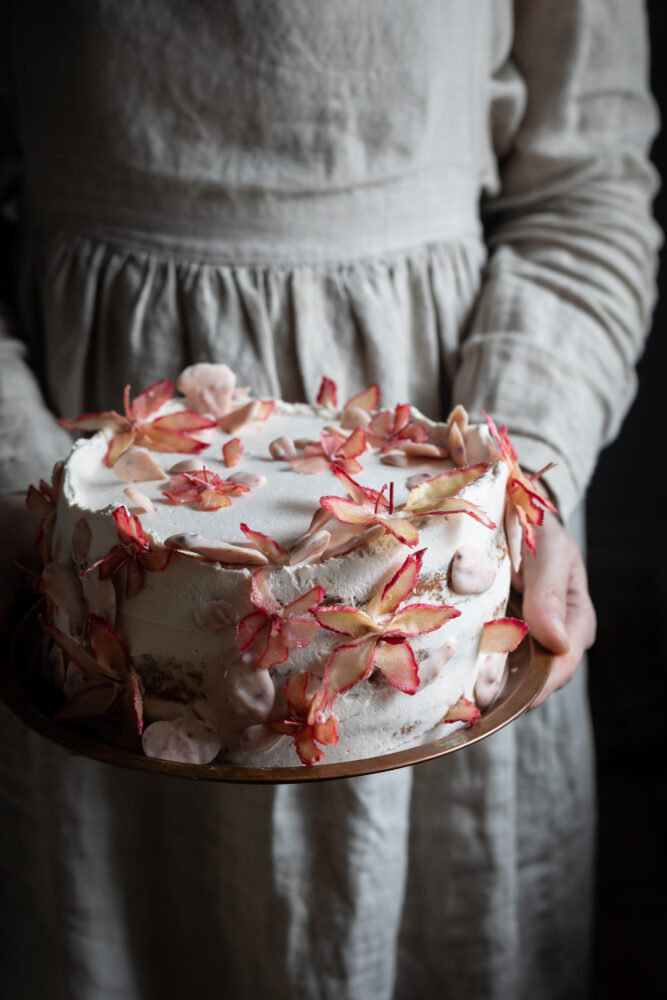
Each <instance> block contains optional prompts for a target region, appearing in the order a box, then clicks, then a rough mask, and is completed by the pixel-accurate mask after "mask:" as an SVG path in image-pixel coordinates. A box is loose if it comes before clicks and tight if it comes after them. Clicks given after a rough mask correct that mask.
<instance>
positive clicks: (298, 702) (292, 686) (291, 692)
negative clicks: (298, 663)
mask: <svg viewBox="0 0 667 1000" xmlns="http://www.w3.org/2000/svg"><path fill="white" fill-rule="evenodd" d="M308 677H309V675H308V671H307V670H302V671H300V672H299V673H298V674H292V676H291V677H290V678H288V680H286V681H285V697H286V699H287V707H288V708H289V710H290V712H292V713H293V715H295V716H296V717H297V718H301V719H304V718H305V717H306V715H307V713H308V705H309V701H308V698H307V697H306V688H307V687H308Z"/></svg>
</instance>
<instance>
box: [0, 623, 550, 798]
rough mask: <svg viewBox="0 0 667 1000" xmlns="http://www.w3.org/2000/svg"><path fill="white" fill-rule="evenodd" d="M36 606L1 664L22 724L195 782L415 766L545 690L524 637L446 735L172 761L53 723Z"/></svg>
mask: <svg viewBox="0 0 667 1000" xmlns="http://www.w3.org/2000/svg"><path fill="white" fill-rule="evenodd" d="M37 610H38V609H37V607H33V608H31V609H30V610H29V611H28V612H27V613H26V614H25V615H24V616H23V618H22V619H21V620H20V621H19V623H18V625H17V628H16V631H15V633H14V636H13V639H12V643H11V646H10V652H9V660H8V663H7V664H6V665H5V666H4V667H3V669H2V670H0V695H1V696H2V698H4V700H5V702H6V703H7V705H8V706H9V708H10V709H11V710H12V712H13V713H14V714H15V715H16V716H17V717H18V718H19V719H21V720H22V721H23V722H25V723H26V725H28V726H30V727H31V729H34V730H35V732H37V733H40V734H41V735H42V736H45V737H46V738H47V739H50V740H53V741H54V742H55V743H58V744H60V746H62V747H64V748H65V749H66V750H68V751H70V752H71V753H74V754H81V755H83V756H84V757H91V758H92V759H93V760H98V761H101V762H102V763H104V764H116V765H118V766H120V767H129V768H132V769H134V770H138V771H150V772H152V773H154V774H166V775H171V776H172V777H176V778H192V779H193V780H195V781H225V782H242V783H246V784H277V783H287V782H297V781H325V780H328V779H331V778H350V777H353V776H355V775H360V774H373V773H376V772H379V771H391V770H393V769H394V768H397V767H407V766H408V765H411V764H420V763H422V761H426V760H433V759H434V758H435V757H442V756H444V755H445V754H448V753H453V752H454V751H455V750H461V749H463V747H469V746H472V744H473V743H478V742H479V741H480V740H483V739H485V737H487V736H490V735H491V733H495V732H497V731H498V730H499V729H502V728H503V726H506V725H507V724H508V723H509V722H513V721H514V719H516V718H518V716H520V715H521V714H522V713H523V712H525V711H526V709H528V708H529V707H530V705H531V704H532V702H533V701H534V699H535V698H536V697H537V695H538V694H539V692H540V691H541V690H542V687H543V686H544V683H545V681H546V679H547V676H548V674H549V670H550V666H551V654H550V653H548V652H547V650H545V649H544V648H543V647H542V646H540V645H539V644H538V643H536V642H535V641H534V640H531V639H528V640H527V641H524V642H523V643H522V645H521V647H520V648H519V649H518V650H517V651H516V652H515V653H513V654H512V655H511V656H510V657H509V661H508V669H507V671H506V676H505V682H504V684H503V687H502V688H501V690H500V692H499V694H498V695H497V697H496V699H495V700H494V702H493V703H492V704H491V705H490V706H489V707H488V708H487V709H486V710H485V711H484V712H483V713H482V718H481V719H480V720H479V722H477V723H476V724H475V725H474V726H468V727H466V728H464V729H458V730H457V731H456V732H454V733H452V734H451V735H448V736H444V737H441V738H440V739H436V740H432V741H430V742H425V743H422V744H420V745H417V746H412V747H409V748H407V749H405V750H399V751H396V752H395V753H389V754H383V755H382V756H380V757H369V758H364V759H362V760H350V761H344V762H341V763H335V764H315V765H313V766H312V767H305V766H303V765H299V766H295V767H266V768H262V767H237V766H236V765H233V764H175V763H171V762H170V761H164V760H156V759H154V758H151V757H144V756H143V754H139V753H133V752H131V751H128V750H121V749H118V748H117V747H114V746H110V745H109V744H107V743H102V742H100V741H98V740H95V739H92V738H91V737H89V736H85V735H82V734H81V733H80V732H79V731H77V730H75V729H70V728H69V727H68V726H65V725H63V724H62V723H59V722H54V721H53V719H51V718H50V717H49V715H48V714H47V713H46V711H45V710H44V709H43V707H40V704H39V703H38V701H39V699H38V696H37V695H36V694H35V691H36V685H35V676H36V673H37V668H38V666H39V664H40V662H41V655H42V651H43V634H42V632H41V628H40V626H39V624H38V622H37Z"/></svg>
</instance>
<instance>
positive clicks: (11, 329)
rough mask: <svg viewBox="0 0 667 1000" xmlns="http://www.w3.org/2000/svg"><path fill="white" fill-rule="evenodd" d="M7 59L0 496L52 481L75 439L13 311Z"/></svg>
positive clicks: (0, 247) (14, 149) (1, 144)
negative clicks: (50, 401) (50, 403)
mask: <svg viewBox="0 0 667 1000" xmlns="http://www.w3.org/2000/svg"><path fill="white" fill-rule="evenodd" d="M3 48H4V43H3V44H2V45H0V49H3ZM4 57H5V53H4V52H3V51H0V493H11V492H15V491H17V490H24V489H25V488H26V487H27V486H28V485H29V483H31V482H37V481H38V480H39V479H40V477H44V478H46V479H48V478H49V477H50V472H51V469H52V467H53V464H54V463H55V462H56V461H57V460H58V459H59V458H62V457H63V456H64V455H66V454H67V452H68V451H69V448H70V447H71V438H70V437H69V435H68V434H67V433H66V432H65V431H64V430H63V429H62V428H61V427H60V426H59V424H58V423H57V421H56V419H55V417H54V416H53V414H52V413H51V411H50V410H49V409H48V407H47V406H46V403H45V402H44V397H43V395H42V391H41V389H40V387H39V384H38V381H37V378H36V377H35V374H34V372H33V371H32V369H31V367H30V360H29V357H28V351H27V348H26V345H25V343H24V342H23V341H22V339H21V337H20V330H19V324H18V321H17V318H16V313H15V310H14V309H13V307H12V280H11V272H12V267H11V257H12V252H11V251H12V247H13V245H14V243H15V235H16V211H15V204H16V203H15V197H16V192H17V188H18V184H19V180H20V150H19V144H18V141H17V135H16V128H15V108H14V100H13V98H12V95H11V93H10V87H9V82H8V80H7V75H8V60H6V59H5V58H4Z"/></svg>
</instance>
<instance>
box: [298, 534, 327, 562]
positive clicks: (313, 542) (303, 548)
mask: <svg viewBox="0 0 667 1000" xmlns="http://www.w3.org/2000/svg"><path fill="white" fill-rule="evenodd" d="M330 541H331V533H330V532H328V531H326V530H325V529H323V528H322V529H320V530H319V531H316V532H315V533H314V534H312V535H304V536H303V537H302V538H300V539H299V541H298V542H296V544H295V545H293V546H292V548H291V549H290V554H289V565H290V566H297V565H298V564H299V563H311V562H315V561H316V560H317V559H319V558H320V556H321V555H322V554H323V553H324V552H326V550H327V547H328V545H329V542H330Z"/></svg>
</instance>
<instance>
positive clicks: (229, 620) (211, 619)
mask: <svg viewBox="0 0 667 1000" xmlns="http://www.w3.org/2000/svg"><path fill="white" fill-rule="evenodd" d="M194 615H195V621H196V622H197V624H198V625H199V627H200V629H202V631H203V632H219V631H220V630H221V629H223V628H227V626H228V625H236V623H237V621H238V620H239V614H238V611H237V609H236V608H234V607H233V606H232V605H231V604H229V603H228V602H227V601H207V603H206V604H202V605H201V606H200V607H198V608H197V609H196V611H195V613H194Z"/></svg>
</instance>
